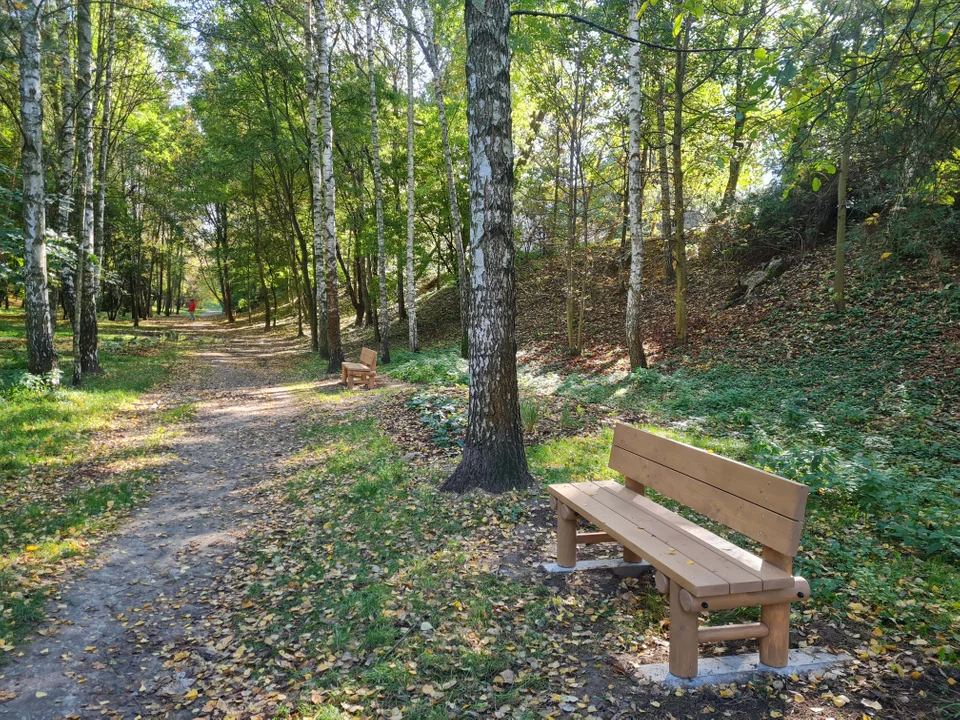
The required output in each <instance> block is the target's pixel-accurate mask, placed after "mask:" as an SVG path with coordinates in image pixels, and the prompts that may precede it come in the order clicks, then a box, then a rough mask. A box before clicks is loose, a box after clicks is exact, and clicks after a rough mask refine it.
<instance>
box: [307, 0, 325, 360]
mask: <svg viewBox="0 0 960 720" xmlns="http://www.w3.org/2000/svg"><path fill="white" fill-rule="evenodd" d="M314 33H315V28H314V21H313V0H306V3H305V8H304V31H303V34H304V39H305V41H306V50H307V57H306V62H305V63H304V65H305V67H306V71H307V77H306V86H307V134H308V136H309V138H308V142H309V144H310V189H311V192H310V210H311V213H310V215H311V219H312V221H313V273H314V277H315V278H316V283H315V286H314V287H315V288H316V300H315V305H316V307H317V333H316V334H317V348H316V349H317V350H318V352H319V353H320V356H321V357H329V355H330V336H329V333H328V331H327V299H326V293H327V283H326V277H325V276H324V266H325V262H324V255H325V253H324V244H323V168H322V166H321V158H320V134H319V132H318V131H317V56H316V53H315V51H314Z"/></svg>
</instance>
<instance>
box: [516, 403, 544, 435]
mask: <svg viewBox="0 0 960 720" xmlns="http://www.w3.org/2000/svg"><path fill="white" fill-rule="evenodd" d="M539 419H540V405H539V404H538V403H537V402H536V401H535V400H531V399H521V400H520V424H521V425H522V426H523V431H524V432H527V433H532V432H533V431H534V429H535V428H536V427H537V420H539Z"/></svg>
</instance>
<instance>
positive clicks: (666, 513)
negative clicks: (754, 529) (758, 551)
mask: <svg viewBox="0 0 960 720" xmlns="http://www.w3.org/2000/svg"><path fill="white" fill-rule="evenodd" d="M595 484H596V485H598V486H600V487H602V488H604V489H605V490H606V491H607V492H610V493H612V494H614V495H616V496H617V497H618V498H621V499H622V500H624V501H626V502H630V503H633V504H634V505H636V506H638V507H639V508H641V509H642V510H643V511H644V512H646V513H647V514H648V515H652V516H653V517H656V518H658V519H660V520H663V521H664V522H666V523H669V524H670V525H671V526H673V527H676V528H677V530H679V531H680V532H682V533H685V534H686V535H687V536H689V537H690V538H692V539H694V540H696V541H698V542H700V543H701V544H703V545H705V546H706V547H708V548H711V549H713V551H714V552H716V553H718V554H722V555H723V556H724V557H725V558H727V559H728V560H730V561H731V562H733V563H736V564H737V565H739V566H740V567H742V568H743V569H745V570H747V571H749V572H750V573H751V574H752V575H754V576H756V577H757V578H759V579H760V581H761V582H762V583H763V589H764V590H780V589H782V588H788V587H793V584H794V578H793V576H792V575H790V574H789V573H785V572H784V571H783V570H781V569H780V568H776V567H774V566H772V565H769V564H767V563H764V562H763V560H762V559H761V558H760V557H758V556H756V555H754V554H753V553H752V552H750V551H748V550H744V549H743V548H741V547H739V546H738V545H735V544H733V543H732V542H730V541H729V540H725V539H724V538H722V537H720V536H719V535H716V534H715V533H712V532H710V531H709V530H707V529H706V528H705V527H701V526H700V525H697V524H696V523H694V522H691V521H690V520H687V519H686V518H685V517H683V516H682V515H679V514H677V513H675V512H673V511H672V510H668V509H667V508H665V507H663V506H662V505H658V504H657V503H656V502H654V501H653V500H651V499H650V498H648V497H644V496H643V495H638V494H637V493H635V492H633V491H631V490H628V489H627V488H625V487H624V486H623V485H621V484H620V483H618V482H615V481H613V480H598V481H595Z"/></svg>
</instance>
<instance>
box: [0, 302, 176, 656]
mask: <svg viewBox="0 0 960 720" xmlns="http://www.w3.org/2000/svg"><path fill="white" fill-rule="evenodd" d="M114 325H116V324H111V323H104V325H103V326H102V330H103V332H102V335H101V337H102V339H103V347H104V348H109V349H104V350H102V351H101V354H100V356H101V362H102V363H103V366H104V368H105V369H106V372H105V373H104V374H103V375H101V376H97V377H88V378H85V380H84V384H83V386H82V387H80V388H73V387H70V386H69V385H64V386H63V387H61V388H59V389H51V387H50V386H49V384H48V383H42V382H38V381H37V380H36V378H33V377H31V376H29V375H28V374H27V373H26V351H25V348H24V330H23V315H22V313H20V312H12V311H10V312H0V411H2V413H3V416H4V420H5V422H3V423H2V424H0V609H2V610H0V641H2V642H3V643H4V645H5V646H7V647H9V646H12V645H13V644H15V643H16V642H17V641H18V640H19V639H20V638H22V637H23V636H24V635H25V634H27V633H28V632H29V630H30V628H31V627H32V626H33V624H34V623H36V622H37V621H38V620H39V619H40V606H41V599H42V595H41V590H40V589H39V585H38V582H36V580H37V579H38V577H37V575H36V573H37V572H38V571H40V570H42V573H41V574H48V573H49V572H51V568H54V567H55V566H56V565H57V564H58V563H60V562H61V561H63V560H66V559H69V558H71V557H75V556H77V555H81V554H83V553H84V552H85V551H86V548H87V547H88V544H89V541H90V540H91V539H92V538H94V537H96V536H97V535H98V534H100V533H101V532H102V531H103V530H105V529H106V528H109V527H110V526H111V525H112V524H113V523H114V522H115V519H116V516H117V514H118V513H121V512H122V511H125V510H129V509H130V508H132V507H134V506H135V505H136V504H137V503H138V502H139V501H140V500H142V498H143V497H144V495H145V486H146V483H147V482H148V481H149V479H150V477H151V476H150V475H149V473H148V472H147V470H146V467H147V466H149V464H150V463H151V462H154V461H155V460H154V459H155V458H156V457H157V456H158V453H159V452H160V450H161V446H162V439H163V438H162V436H163V433H164V427H165V426H170V425H175V424H177V423H181V422H185V421H187V420H189V419H190V418H191V417H192V415H193V412H194V411H195V407H194V406H193V405H191V404H184V405H179V406H175V407H172V408H168V409H166V410H163V411H161V412H159V413H157V414H156V416H155V420H156V422H157V423H158V425H159V427H158V428H157V429H156V430H154V432H153V433H147V434H146V435H145V436H144V438H143V440H142V442H140V443H138V444H136V445H135V446H127V447H123V448H121V449H115V450H112V451H111V450H110V449H108V448H104V447H91V445H90V443H89V440H90V438H91V437H92V436H93V435H94V434H95V433H98V432H103V431H110V430H113V429H116V428H117V427H118V426H119V425H124V426H127V425H131V424H132V423H134V422H136V420H135V418H133V417H129V416H128V415H127V413H129V411H130V410H131V409H132V407H133V404H134V402H135V401H136V400H137V398H139V397H140V396H141V395H142V394H143V393H144V392H145V391H146V390H148V389H149V388H150V387H151V386H152V385H154V384H155V383H156V382H157V381H158V380H160V379H161V378H162V377H164V376H165V375H166V374H167V373H168V372H169V371H170V368H171V366H172V364H173V362H174V361H175V359H176V358H177V355H178V352H179V350H180V348H181V344H180V343H177V342H173V341H170V340H164V339H162V338H159V337H149V338H142V337H141V338H137V339H136V340H131V339H130V337H129V336H127V337H125V336H123V335H122V334H119V333H115V332H113V331H114V330H115V329H120V327H119V326H117V327H116V328H114ZM123 330H124V331H126V333H129V329H128V328H123ZM55 340H56V344H57V349H58V352H59V354H60V363H61V366H62V367H65V368H67V367H69V366H70V362H71V359H70V357H69V356H68V354H67V352H68V349H69V344H70V335H69V328H58V331H57V334H56V336H55ZM94 459H96V463H93V460H94ZM108 463H116V464H117V466H118V467H116V468H112V469H109V470H105V469H104V467H103V466H104V465H105V464H108ZM94 465H96V467H97V469H96V470H91V469H90V468H91V467H92V466H94ZM81 468H84V469H83V470H82V471H81Z"/></svg>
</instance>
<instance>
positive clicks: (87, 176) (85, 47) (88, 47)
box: [73, 0, 96, 385]
mask: <svg viewBox="0 0 960 720" xmlns="http://www.w3.org/2000/svg"><path fill="white" fill-rule="evenodd" d="M90 5H91V0H79V2H78V4H77V69H78V72H77V95H78V97H77V100H78V102H79V108H80V113H79V120H80V122H79V123H78V127H77V145H78V150H79V151H80V163H79V171H80V184H81V193H80V196H81V203H80V207H81V221H80V237H79V238H78V242H77V259H76V263H77V266H76V268H75V269H74V281H73V284H74V288H76V293H77V297H76V299H75V301H74V309H73V356H74V358H73V384H74V385H79V384H80V383H81V381H82V380H83V368H84V367H85V366H86V364H87V363H85V362H84V360H85V358H84V356H83V345H82V343H81V337H82V335H83V327H82V322H83V320H82V317H83V314H84V312H85V310H84V308H85V306H87V305H88V304H89V303H90V301H91V299H90V298H88V297H87V295H88V285H89V283H88V281H87V280H85V278H84V276H85V275H88V274H90V273H92V269H93V268H92V259H91V256H92V255H93V23H92V19H91V16H90ZM85 283H87V284H85ZM93 302H94V303H95V302H96V299H95V298H93ZM93 312H96V305H94V307H93ZM94 360H95V358H94Z"/></svg>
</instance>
